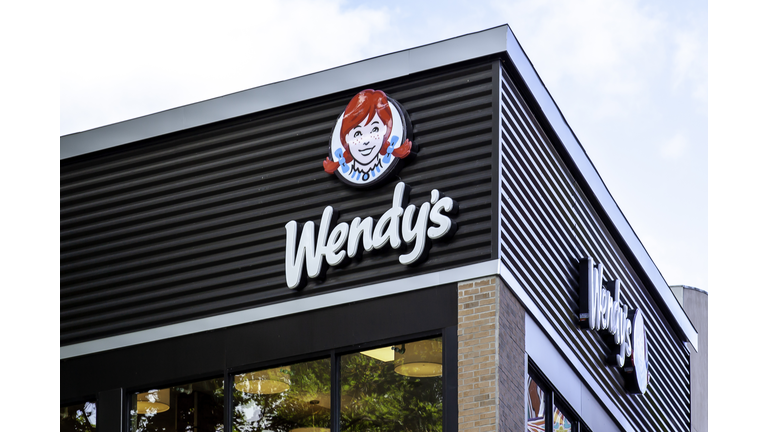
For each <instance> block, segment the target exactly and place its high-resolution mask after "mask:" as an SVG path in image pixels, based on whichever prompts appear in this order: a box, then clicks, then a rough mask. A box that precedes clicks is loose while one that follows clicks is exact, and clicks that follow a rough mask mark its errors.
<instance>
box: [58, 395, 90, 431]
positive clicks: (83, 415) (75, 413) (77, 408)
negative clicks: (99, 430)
mask: <svg viewBox="0 0 768 432" xmlns="http://www.w3.org/2000/svg"><path fill="white" fill-rule="evenodd" d="M95 431H96V402H84V403H81V404H76V405H70V406H65V407H61V432H95Z"/></svg>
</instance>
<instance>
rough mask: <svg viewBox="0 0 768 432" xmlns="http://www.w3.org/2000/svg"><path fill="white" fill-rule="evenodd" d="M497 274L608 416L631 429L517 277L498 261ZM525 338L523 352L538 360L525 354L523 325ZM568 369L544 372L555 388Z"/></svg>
mask: <svg viewBox="0 0 768 432" xmlns="http://www.w3.org/2000/svg"><path fill="white" fill-rule="evenodd" d="M499 276H500V277H501V279H502V280H503V281H504V283H505V284H506V285H507V287H509V288H510V289H511V290H512V292H513V293H514V294H515V295H516V296H517V298H518V299H519V300H520V302H521V303H522V304H523V307H525V310H526V317H528V316H530V317H531V318H532V319H533V321H534V322H535V323H536V324H537V325H538V327H539V328H540V329H541V330H542V331H543V333H544V334H545V335H546V336H547V337H548V338H549V341H551V343H552V344H553V345H554V346H555V347H556V348H557V350H558V351H559V352H560V353H561V354H562V357H563V358H564V359H565V361H566V362H567V363H568V365H570V367H571V371H575V372H576V374H577V375H578V378H579V379H580V380H581V382H582V383H583V384H584V385H586V386H587V387H588V388H589V389H590V390H591V391H592V394H594V395H595V396H596V397H597V399H598V400H599V401H600V403H601V405H603V407H604V408H605V410H606V411H607V412H609V413H610V414H611V417H613V419H614V420H615V421H616V422H617V423H618V424H619V425H620V426H621V427H622V428H623V429H624V430H625V431H627V432H634V430H635V429H634V428H633V427H632V426H631V424H630V423H629V421H628V420H627V418H626V417H625V416H623V415H622V414H621V411H619V409H618V407H617V406H616V404H614V403H613V402H611V400H610V398H609V397H608V394H607V393H606V392H605V391H603V389H602V388H601V387H600V386H599V385H598V384H597V381H596V380H595V379H594V378H593V377H592V375H590V374H589V373H588V371H587V369H586V368H585V367H584V365H583V364H582V363H581V361H580V360H579V357H578V356H577V355H576V353H574V352H573V350H571V349H570V348H568V345H566V343H565V340H564V339H563V338H562V337H561V336H560V335H559V334H558V333H557V332H556V331H555V328H554V327H553V326H552V324H551V323H550V322H549V321H548V320H547V319H546V317H545V316H544V314H543V313H542V312H541V310H539V308H538V307H537V306H536V304H535V303H534V302H533V299H531V297H530V296H529V295H528V293H526V292H525V290H524V289H523V287H522V286H521V285H520V283H519V282H518V281H517V279H515V277H514V276H513V275H512V272H510V271H509V270H508V269H507V267H506V265H504V264H503V263H501V262H500V263H499ZM534 337H535V336H534ZM525 338H526V340H525V348H526V354H528V355H529V356H530V357H531V358H532V359H533V360H534V361H536V360H537V358H536V356H535V355H531V353H528V345H529V340H528V326H527V325H526V332H525ZM541 363H543V362H541ZM537 364H539V362H537ZM543 372H545V373H547V372H548V371H546V370H545V371H543ZM567 372H568V371H552V372H550V373H547V379H549V380H550V381H552V384H553V385H555V387H558V377H559V376H561V375H560V374H563V373H567ZM559 379H560V380H562V379H564V378H562V377H561V378H559ZM563 397H564V398H565V399H566V401H568V403H569V404H570V405H571V406H573V407H574V408H576V409H578V408H579V407H580V406H581V404H580V403H579V401H578V400H574V399H573V398H572V397H569V395H568V394H567V393H565V394H563ZM578 414H579V415H581V414H582V413H580V412H579V413H578ZM582 418H583V417H582ZM584 421H587V422H588V421H589V419H587V418H585V419H584Z"/></svg>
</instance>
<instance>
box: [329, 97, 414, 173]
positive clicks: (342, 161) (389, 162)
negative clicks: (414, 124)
mask: <svg viewBox="0 0 768 432" xmlns="http://www.w3.org/2000/svg"><path fill="white" fill-rule="evenodd" d="M410 136H411V121H410V119H409V118H408V113H407V112H406V111H405V110H404V109H403V108H402V107H401V106H400V104H399V103H397V101H396V100H394V99H392V98H390V97H388V96H387V95H386V93H384V92H383V91H381V90H370V89H368V90H363V91H361V92H360V93H358V94H356V95H355V96H354V97H353V98H352V100H351V101H349V104H347V108H346V109H345V110H344V112H343V113H342V114H341V115H340V116H339V119H338V120H337V121H336V126H335V127H334V128H333V133H331V139H330V142H329V145H328V153H329V156H328V157H327V158H326V159H325V161H323V169H325V172H327V173H328V174H333V173H335V174H336V177H338V178H339V179H341V181H343V182H344V183H346V184H348V185H350V186H353V187H369V186H373V185H376V184H378V183H380V182H381V181H383V180H384V179H385V178H387V177H388V176H389V175H391V174H392V173H394V172H396V171H397V170H398V169H399V165H400V162H401V159H403V158H405V157H407V156H408V155H409V154H411V151H413V152H415V151H416V148H415V147H414V146H413V144H412V143H411V140H410Z"/></svg>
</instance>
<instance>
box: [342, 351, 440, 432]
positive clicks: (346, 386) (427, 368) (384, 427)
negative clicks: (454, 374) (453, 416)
mask: <svg viewBox="0 0 768 432" xmlns="http://www.w3.org/2000/svg"><path fill="white" fill-rule="evenodd" d="M442 354H443V349H442V339H441V338H437V339H429V340H422V341H417V342H411V343H406V344H398V345H395V346H387V347H383V348H379V349H375V350H369V351H363V352H359V353H354V354H350V355H345V356H342V357H341V417H340V422H341V430H342V431H345V432H347V431H360V432H363V431H377V432H386V431H398V432H399V431H442V428H443V427H442V426H443V379H442V373H443V370H442V363H443V362H442Z"/></svg>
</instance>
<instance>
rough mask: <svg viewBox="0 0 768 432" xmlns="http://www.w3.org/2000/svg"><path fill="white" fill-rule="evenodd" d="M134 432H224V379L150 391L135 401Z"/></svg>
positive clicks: (132, 406)
mask: <svg viewBox="0 0 768 432" xmlns="http://www.w3.org/2000/svg"><path fill="white" fill-rule="evenodd" d="M130 415H131V431H135V432H154V431H158V432H160V431H194V432H202V431H211V432H214V431H223V430H224V379H223V378H218V379H212V380H208V381H200V382H196V383H192V384H186V385H180V386H172V387H168V388H161V389H149V390H146V391H143V392H136V393H134V394H133V396H132V398H131V412H130Z"/></svg>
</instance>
